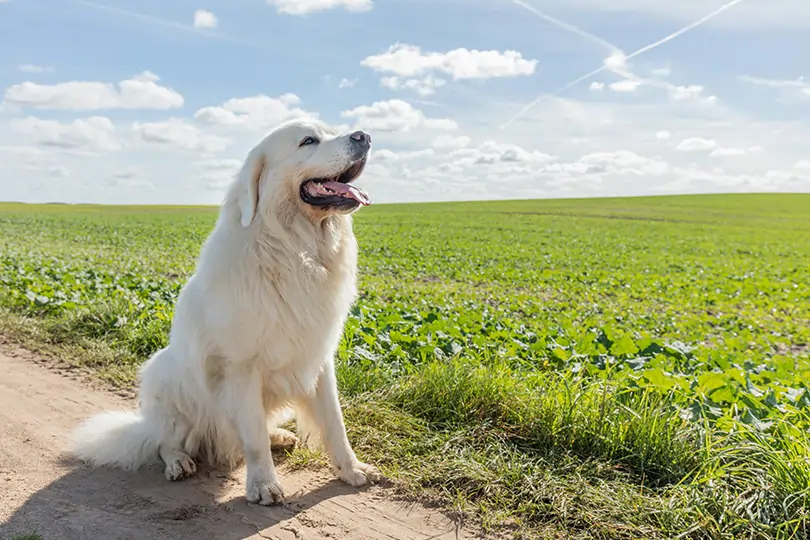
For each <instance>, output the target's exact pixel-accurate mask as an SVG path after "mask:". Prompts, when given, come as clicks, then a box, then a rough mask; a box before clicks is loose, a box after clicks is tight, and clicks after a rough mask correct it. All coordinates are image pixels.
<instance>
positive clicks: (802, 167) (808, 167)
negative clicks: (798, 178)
mask: <svg viewBox="0 0 810 540" xmlns="http://www.w3.org/2000/svg"><path fill="white" fill-rule="evenodd" d="M793 168H794V169H796V170H798V171H806V172H810V161H807V160H802V161H798V162H796V164H795V165H794V166H793Z"/></svg>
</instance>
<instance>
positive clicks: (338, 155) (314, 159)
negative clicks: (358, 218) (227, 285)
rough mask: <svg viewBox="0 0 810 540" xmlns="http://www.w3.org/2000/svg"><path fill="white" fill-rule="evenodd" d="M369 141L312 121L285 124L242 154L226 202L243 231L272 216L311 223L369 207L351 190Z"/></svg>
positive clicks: (366, 200)
mask: <svg viewBox="0 0 810 540" xmlns="http://www.w3.org/2000/svg"><path fill="white" fill-rule="evenodd" d="M370 149H371V137H370V136H369V135H368V134H367V133H364V132H362V131H353V132H348V133H337V132H336V131H335V130H334V129H333V128H331V127H329V126H327V125H326V124H324V123H322V122H320V121H317V120H295V121H291V122H286V123H284V124H282V125H280V126H279V127H277V128H276V129H274V130H273V131H271V132H270V133H269V134H268V135H267V136H266V137H265V138H264V139H262V141H261V142H259V144H257V145H256V146H255V147H254V148H253V149H252V150H251V151H250V153H249V154H248V157H247V159H246V160H245V164H244V165H243V167H242V170H241V171H240V172H239V174H238V176H237V178H236V181H235V182H234V184H233V185H232V186H231V190H230V192H229V194H228V198H229V199H230V200H233V201H234V202H235V203H236V206H237V207H238V209H239V213H240V219H241V223H242V225H243V226H244V227H248V226H250V224H251V223H253V222H254V221H256V220H257V218H259V219H260V218H262V217H263V216H267V215H270V214H272V213H274V212H275V213H276V214H277V215H278V217H282V216H283V215H289V214H291V213H292V212H296V211H298V212H300V213H302V214H304V215H305V216H307V217H308V218H309V219H311V220H312V221H313V222H319V221H322V220H323V219H324V218H326V217H329V216H330V215H334V214H351V213H353V212H354V211H356V210H357V209H358V208H360V206H366V205H368V204H370V200H369V197H368V195H367V194H366V192H365V191H363V190H362V189H360V188H358V187H356V186H354V185H352V184H351V182H352V181H353V180H355V179H356V178H357V177H358V176H360V174H361V173H362V172H363V169H364V168H365V165H366V160H367V159H368V155H369V150H370Z"/></svg>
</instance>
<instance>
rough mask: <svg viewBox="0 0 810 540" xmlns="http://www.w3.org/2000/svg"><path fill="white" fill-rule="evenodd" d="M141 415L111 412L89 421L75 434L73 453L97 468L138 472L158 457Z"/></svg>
mask: <svg viewBox="0 0 810 540" xmlns="http://www.w3.org/2000/svg"><path fill="white" fill-rule="evenodd" d="M149 428H150V426H149V425H148V423H147V422H146V420H145V419H144V417H143V416H141V415H140V414H139V413H137V412H128V411H107V412H104V413H101V414H97V415H96V416H93V417H91V418H89V419H88V420H85V421H84V422H83V423H82V424H81V425H80V426H79V427H78V428H76V430H75V431H74V432H73V434H72V437H71V438H72V453H73V455H74V456H75V457H77V458H79V459H81V460H84V461H87V462H89V463H91V464H93V465H95V466H112V467H119V468H121V469H128V470H134V469H137V468H138V467H140V466H142V465H144V464H146V463H147V462H148V461H150V460H151V459H154V458H156V457H157V452H158V442H157V439H156V437H155V436H154V434H153V432H152V430H150V429H149Z"/></svg>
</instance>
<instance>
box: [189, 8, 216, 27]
mask: <svg viewBox="0 0 810 540" xmlns="http://www.w3.org/2000/svg"><path fill="white" fill-rule="evenodd" d="M217 26H219V19H217V16H216V15H214V14H213V13H211V12H210V11H206V10H204V9H198V10H197V11H195V12H194V28H201V29H202V28H206V29H207V28H216V27H217Z"/></svg>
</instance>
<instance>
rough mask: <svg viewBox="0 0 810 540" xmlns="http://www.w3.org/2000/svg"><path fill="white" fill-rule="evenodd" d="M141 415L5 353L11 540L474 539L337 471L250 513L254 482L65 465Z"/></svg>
mask: <svg viewBox="0 0 810 540" xmlns="http://www.w3.org/2000/svg"><path fill="white" fill-rule="evenodd" d="M132 406H133V403H132V402H129V401H127V400H125V399H123V398H119V397H116V396H113V395H111V394H107V393H104V392H101V391H98V390H93V389H90V388H88V387H86V386H85V385H83V384H81V383H79V382H76V381H74V380H71V379H69V378H66V377H63V376H61V375H60V374H58V373H55V372H53V371H50V370H49V369H47V368H46V367H44V366H41V365H38V364H36V363H33V362H31V361H30V360H26V359H25V358H22V357H20V355H17V354H13V353H9V352H8V351H6V352H5V353H4V352H3V351H2V350H0V539H2V540H7V539H11V538H13V537H14V536H15V535H19V534H30V533H32V532H38V533H39V534H40V535H41V536H42V537H43V539H44V540H74V539H75V540H78V539H83V540H84V539H87V540H102V539H104V540H107V539H109V540H146V539H150V540H151V539H161V540H174V539H194V540H204V539H212V540H242V539H248V538H249V539H274V540H305V539H306V540H317V539H330V540H342V539H346V540H353V539H358V540H360V539H363V540H365V539H375V540H376V539H386V540H394V539H420V540H421V539H428V538H430V539H442V540H444V539H456V538H473V535H472V534H471V533H467V532H464V531H457V530H456V527H455V526H454V525H453V524H452V523H451V522H450V521H449V520H448V519H447V518H445V517H444V516H442V515H441V514H438V513H435V512H432V511H430V510H427V509H425V508H423V507H420V506H416V505H413V504H410V503H402V502H398V501H394V500H392V499H391V498H390V496H389V493H387V492H386V490H385V488H382V487H378V486H375V487H372V488H369V489H366V490H357V489H354V488H351V487H349V486H346V485H344V484H342V483H340V482H337V481H334V480H333V479H332V476H331V474H330V473H329V472H328V471H323V472H295V473H292V472H289V471H286V470H285V469H284V467H283V465H282V466H281V467H280V468H279V471H280V474H281V478H282V481H283V482H284V486H285V488H286V490H287V493H288V494H289V495H288V499H287V502H286V503H285V504H284V505H283V506H281V507H275V508H264V507H259V506H256V505H251V504H248V503H247V502H246V501H245V498H244V495H243V488H242V486H243V481H244V470H240V471H238V472H235V473H233V475H231V476H229V475H227V474H223V473H221V472H216V471H202V472H201V473H200V474H199V475H198V476H196V477H194V478H191V479H188V480H186V481H183V482H178V483H171V482H168V481H166V480H165V479H164V478H163V475H162V472H161V471H159V470H144V471H142V472H141V473H140V474H130V473H125V472H120V471H116V470H111V469H96V470H92V469H89V468H87V467H85V466H83V465H82V464H81V463H77V462H74V461H72V460H70V459H69V458H68V457H66V455H65V449H66V448H67V446H66V442H67V434H68V433H69V432H70V430H71V429H72V428H73V426H75V425H76V424H77V422H79V421H80V420H82V419H84V418H86V417H87V416H88V415H90V414H92V413H94V412H97V411H100V410H102V409H104V408H120V407H125V408H129V407H132Z"/></svg>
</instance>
